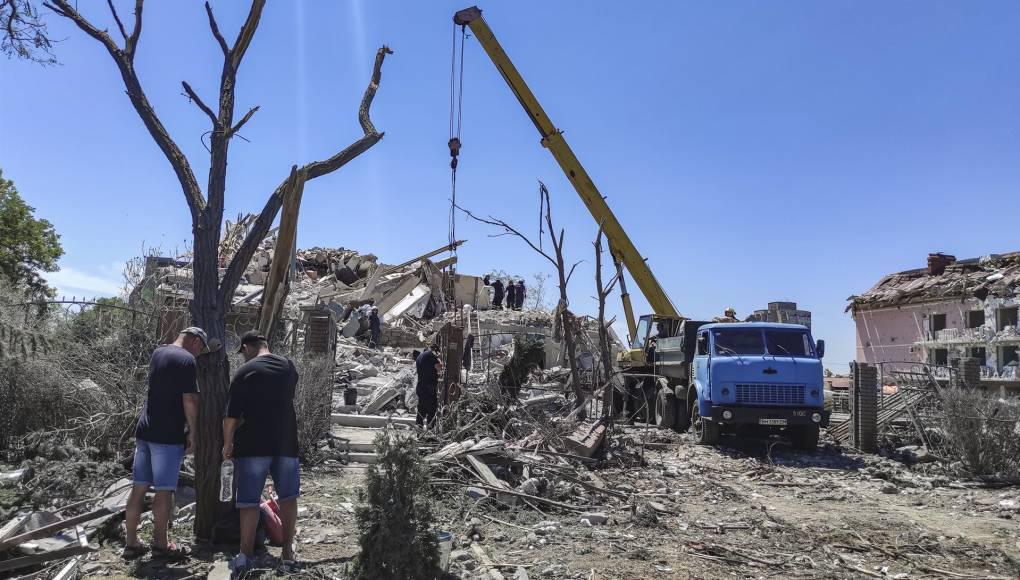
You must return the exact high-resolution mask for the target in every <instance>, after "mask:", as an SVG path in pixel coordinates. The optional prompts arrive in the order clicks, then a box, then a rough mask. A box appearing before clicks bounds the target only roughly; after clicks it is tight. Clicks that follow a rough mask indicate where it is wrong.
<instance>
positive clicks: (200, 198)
mask: <svg viewBox="0 0 1020 580" xmlns="http://www.w3.org/2000/svg"><path fill="white" fill-rule="evenodd" d="M143 3H144V0H135V2H134V22H133V24H132V26H131V27H130V29H129V28H128V27H126V26H125V23H124V22H123V21H122V20H121V18H120V16H119V14H118V13H117V10H116V8H115V7H114V3H113V1H112V0H108V2H107V4H108V5H109V8H110V11H111V12H112V14H113V19H114V21H115V22H116V24H117V31H116V32H115V33H114V34H116V33H119V34H120V36H121V37H122V38H123V44H118V41H117V40H114V38H113V35H111V34H110V33H109V32H107V31H106V30H100V29H99V28H96V26H95V25H93V24H92V23H91V22H90V21H89V20H88V19H86V18H85V17H84V16H83V15H82V14H81V13H80V12H79V11H78V10H77V8H76V3H74V2H71V1H69V0H48V1H46V2H43V5H44V6H46V7H47V8H49V9H50V10H52V11H53V12H55V13H56V14H58V15H60V16H62V17H64V18H66V19H68V20H70V21H71V22H73V23H74V24H75V25H76V26H77V27H78V28H80V29H81V30H82V31H83V32H84V33H85V34H88V35H89V36H91V37H92V38H94V39H95V40H96V41H98V42H99V43H100V44H102V45H103V47H104V48H106V50H107V52H109V54H110V56H111V57H112V58H113V61H114V64H116V65H117V69H118V70H119V71H120V76H121V79H122V80H123V81H124V86H125V88H126V89H127V96H128V99H129V100H130V101H131V105H132V106H133V107H134V109H135V112H136V113H137V114H138V116H139V117H140V118H141V120H142V123H144V124H145V128H146V129H148V131H149V134H150V135H151V136H152V139H153V140H154V141H155V142H156V145H157V146H158V147H159V149H160V150H161V151H162V152H163V154H164V155H165V156H166V158H167V161H169V162H170V166H171V167H172V168H173V171H174V173H175V174H176V175H177V179H178V181H179V182H180V184H181V190H182V191H183V193H184V200H185V202H186V203H187V205H188V209H189V210H190V212H191V222H192V232H193V233H194V261H193V269H194V299H193V300H192V302H191V319H192V322H193V323H194V324H196V325H198V326H201V327H202V328H204V329H205V331H206V332H207V333H208V335H209V337H210V339H216V340H218V341H220V343H221V344H222V343H223V340H224V338H225V332H226V323H225V321H226V314H227V309H228V307H229V305H230V304H231V302H232V298H233V295H234V290H235V289H236V288H237V285H238V283H239V282H240V280H241V275H242V274H243V273H244V271H245V268H246V267H247V266H248V264H249V262H250V261H251V259H252V256H253V255H254V254H255V251H256V249H257V248H258V245H259V243H260V242H261V241H262V239H263V238H264V237H265V236H266V234H267V233H268V232H269V228H270V226H271V225H272V223H273V220H274V219H275V218H276V214H277V213H278V212H279V210H280V207H281V205H282V204H283V201H284V195H285V193H286V192H287V191H291V190H294V189H298V188H297V187H295V186H296V185H297V184H294V183H292V180H293V179H295V177H293V176H299V177H296V179H304V180H311V179H315V178H317V177H322V176H323V175H328V174H330V173H332V172H334V171H336V170H337V169H340V168H341V167H343V166H344V165H345V164H347V163H348V162H349V161H351V160H352V159H354V158H355V157H357V156H358V155H360V154H362V153H364V152H365V151H367V150H368V149H369V148H370V147H372V146H373V145H375V144H376V143H377V142H379V140H380V139H382V137H383V134H382V133H381V132H379V131H377V130H376V129H375V126H374V125H373V124H372V121H371V119H370V118H369V109H370V107H371V105H372V100H373V98H374V97H375V93H376V90H377V89H378V87H379V80H380V74H381V69H382V64H383V59H384V58H385V57H386V55H387V54H389V53H390V52H391V51H390V50H389V49H388V48H387V47H386V46H383V47H382V48H380V49H379V50H378V52H376V56H375V66H374V68H373V70H372V78H371V81H370V82H369V85H368V88H367V89H365V94H364V96H363V97H362V100H361V107H360V110H359V114H358V118H359V121H360V123H361V128H362V130H363V131H364V135H363V136H362V137H361V138H360V139H358V140H357V141H355V142H354V143H352V144H350V145H348V146H347V147H345V148H344V149H342V150H340V151H338V152H337V153H335V154H333V156H331V157H329V158H328V159H325V160H323V161H313V162H310V163H307V164H305V165H303V166H301V167H300V168H299V169H297V170H296V171H295V170H293V169H292V170H291V171H290V172H289V173H290V175H291V177H288V178H286V179H284V180H283V182H282V183H280V185H278V186H277V187H276V189H275V191H273V192H272V194H271V195H270V196H269V199H268V200H267V201H266V204H265V207H263V209H262V212H261V213H260V214H259V216H258V218H257V219H256V220H255V223H254V224H253V225H252V227H251V229H250V231H249V232H248V235H247V237H246V238H245V240H244V242H243V243H242V244H241V247H240V249H239V250H238V251H237V253H236V254H235V255H234V256H233V259H231V260H230V262H229V263H228V265H227V267H226V270H225V271H224V272H223V275H222V277H221V275H220V269H219V258H220V256H219V255H218V253H219V241H220V228H221V226H222V223H223V205H224V193H225V191H226V183H227V181H226V180H227V157H228V150H229V147H230V141H231V139H232V138H233V137H234V136H236V135H237V134H238V131H240V130H241V129H242V128H243V127H244V125H245V124H246V123H248V122H249V121H250V120H251V119H252V116H254V115H255V113H256V112H257V111H258V110H259V108H258V107H252V108H251V109H250V110H248V111H247V112H246V113H245V114H244V115H243V116H241V118H240V120H235V118H234V94H235V93H234V91H235V89H236V84H237V71H238V69H239V68H240V66H241V62H242V60H243V59H244V55H245V53H246V52H247V50H248V47H249V46H250V45H251V42H252V39H253V38H254V37H255V32H256V30H257V28H258V26H259V20H260V19H261V17H262V9H263V8H264V6H265V4H266V2H265V0H252V3H251V8H250V10H249V12H248V17H247V19H246V20H245V22H244V24H243V25H242V26H241V30H240V31H239V32H238V34H237V38H236V39H235V40H234V42H233V44H230V43H228V42H227V39H226V38H225V37H224V35H223V33H222V32H221V31H220V28H219V25H218V24H217V22H216V18H215V17H214V15H213V11H212V8H211V7H210V5H209V3H208V2H206V3H205V11H206V15H207V16H208V21H209V28H210V30H211V32H212V35H213V37H214V38H215V39H216V42H217V44H218V45H219V47H220V50H221V51H222V53H223V69H222V72H221V74H220V91H219V97H218V99H217V100H216V103H215V105H216V109H215V110H214V109H213V108H212V107H210V106H208V105H207V104H206V103H205V101H203V100H202V98H201V97H199V95H198V94H197V93H196V92H195V91H194V90H193V89H192V87H191V85H189V84H188V83H187V82H183V81H182V82H181V86H182V87H183V89H184V92H185V93H186V94H187V96H188V98H189V99H190V100H191V101H192V102H193V103H194V104H195V106H196V107H198V109H199V110H200V111H201V112H202V113H204V114H205V115H206V116H207V117H209V122H210V124H211V125H212V130H211V132H210V139H209V141H210V144H209V147H208V149H209V180H208V183H207V185H206V190H205V194H204V195H203V192H202V187H201V186H200V185H199V183H198V180H197V179H196V177H195V174H194V172H193V171H192V169H191V164H190V163H189V161H188V159H187V158H186V157H185V156H184V153H183V152H182V151H181V149H180V147H178V145H177V143H176V142H175V141H174V140H173V138H171V136H170V134H169V133H168V132H167V130H166V127H164V125H163V123H162V121H160V119H159V117H158V116H157V115H156V112H155V111H154V110H153V108H152V104H151V103H150V102H149V99H148V97H147V96H146V94H145V91H144V90H143V89H142V85H141V83H140V82H139V80H138V75H137V74H136V71H135V53H136V51H137V48H138V39H139V37H140V36H141V32H142V8H143ZM90 6H92V5H91V4H90ZM229 372H230V369H229V362H228V360H227V354H226V352H225V351H224V349H218V350H217V351H215V352H212V353H209V354H208V355H204V356H201V357H199V363H198V378H199V383H200V386H201V390H202V403H201V410H200V416H199V425H200V433H198V434H197V435H198V437H197V438H198V442H197V449H196V451H195V481H196V487H197V493H198V505H197V508H198V509H197V512H196V518H195V533H196V535H197V536H198V537H200V538H209V537H210V536H211V534H212V531H213V528H214V526H215V522H216V518H217V516H218V512H219V503H218V470H219V463H220V459H221V448H222V433H221V428H220V421H221V418H222V416H223V408H224V405H225V404H226V397H227V387H228V384H229Z"/></svg>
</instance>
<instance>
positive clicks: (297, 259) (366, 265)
mask: <svg viewBox="0 0 1020 580" xmlns="http://www.w3.org/2000/svg"><path fill="white" fill-rule="evenodd" d="M254 219H255V217H254V215H251V214H249V215H245V216H239V217H238V220H237V221H236V222H230V221H227V222H226V225H225V227H224V232H223V237H222V240H221V243H220V248H219V251H220V263H219V266H220V275H221V276H222V275H224V274H225V273H226V271H227V267H228V265H229V264H230V261H231V258H232V257H233V256H234V255H235V254H236V252H237V251H238V249H239V248H240V247H241V244H242V242H243V240H244V238H245V237H246V236H247V234H248V231H249V229H250V228H251V226H252V224H253V222H254ZM276 242H277V238H276V231H275V230H273V231H271V232H270V233H269V235H267V236H266V238H265V239H264V240H262V242H261V243H260V244H259V246H258V248H257V250H256V251H255V254H254V256H253V257H252V259H251V261H250V263H249V264H248V266H247V267H246V268H245V271H244V273H243V274H242V276H241V280H240V283H239V284H238V286H237V288H236V290H235V291H234V296H233V303H232V310H233V311H236V312H242V313H248V314H251V313H254V312H255V311H257V309H258V307H259V304H260V303H261V296H262V295H263V292H264V290H265V284H266V282H267V277H268V276H269V271H270V265H271V264H272V260H273V255H274V252H275V249H276ZM461 243H462V242H456V243H455V244H453V245H451V246H445V247H443V248H440V249H438V250H435V251H433V252H430V253H427V254H424V255H422V256H419V257H417V258H414V259H412V260H409V261H407V262H404V263H402V264H398V265H388V264H384V263H381V262H380V261H379V259H378V258H377V257H376V256H375V255H373V254H362V253H360V252H358V251H355V250H350V249H347V248H343V247H336V248H324V247H314V248H307V249H298V250H297V251H296V252H295V254H294V262H293V266H292V269H291V276H290V280H289V287H288V292H287V295H286V297H285V299H284V303H283V306H282V311H283V318H284V319H285V320H288V321H290V322H301V321H304V320H306V312H307V311H308V310H310V309H328V310H330V311H332V312H333V314H334V315H335V320H336V322H337V324H338V327H339V329H340V332H341V334H342V335H343V336H344V337H348V338H349V337H353V336H360V335H363V334H364V333H365V332H367V330H368V315H369V311H370V309H371V308H372V307H373V306H374V307H376V308H378V311H379V316H380V318H381V320H382V323H383V325H385V326H386V327H387V330H388V332H384V337H386V336H387V335H389V336H391V337H392V338H393V340H392V342H394V343H409V342H415V341H417V342H420V339H418V338H417V334H418V332H419V331H420V330H421V329H422V327H423V323H425V322H426V321H427V320H428V319H431V318H432V317H434V316H437V315H439V314H442V313H443V312H444V311H445V306H444V305H445V302H446V293H447V292H448V290H447V289H448V288H449V280H448V276H447V275H446V274H445V273H444V272H442V270H441V268H440V267H438V266H437V264H436V263H434V262H432V261H431V260H430V259H429V258H431V257H434V256H436V255H438V254H441V253H442V252H444V251H447V250H448V249H450V248H451V247H456V246H459V245H460V244H461ZM444 265H445V264H443V263H440V266H444ZM145 276H146V279H147V281H148V287H150V288H152V289H153V290H154V291H155V293H156V295H158V296H160V297H161V298H162V299H163V300H164V301H166V302H168V303H172V304H181V303H183V302H185V301H187V300H190V299H191V298H192V288H193V284H194V276H193V273H192V267H191V254H190V253H188V254H182V255H180V256H177V257H174V258H167V257H150V258H149V259H148V260H147V261H146V272H145ZM408 335H409V336H408Z"/></svg>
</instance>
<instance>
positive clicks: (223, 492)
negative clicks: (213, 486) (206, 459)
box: [220, 459, 234, 502]
mask: <svg viewBox="0 0 1020 580" xmlns="http://www.w3.org/2000/svg"><path fill="white" fill-rule="evenodd" d="M233 499H234V460H233V459H227V460H226V461H224V462H223V465H221V466H220V501H224V502H226V501H231V500H233Z"/></svg>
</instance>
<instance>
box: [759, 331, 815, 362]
mask: <svg viewBox="0 0 1020 580" xmlns="http://www.w3.org/2000/svg"><path fill="white" fill-rule="evenodd" d="M765 344H766V345H767V346H768V349H769V354H774V355H777V356H799V357H810V358H814V356H815V349H814V348H812V346H811V339H810V338H809V337H808V334H807V333H806V332H803V331H800V330H766V331H765Z"/></svg>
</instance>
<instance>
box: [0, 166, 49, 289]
mask: <svg viewBox="0 0 1020 580" xmlns="http://www.w3.org/2000/svg"><path fill="white" fill-rule="evenodd" d="M34 212H35V208H33V207H32V206H30V205H28V204H26V203H25V201H24V200H23V199H21V195H19V194H18V189H17V188H16V187H14V182H13V181H11V180H9V179H4V174H3V170H0V275H2V276H3V277H4V278H6V279H7V282H9V283H10V284H11V285H12V286H14V287H15V288H17V289H19V290H24V291H25V293H26V294H28V295H29V296H31V297H32V298H33V299H41V298H46V297H50V296H52V295H53V293H54V291H53V289H52V288H50V287H49V286H48V285H47V284H46V280H45V279H43V278H42V276H40V275H39V273H40V272H56V271H57V270H59V269H60V268H59V267H58V266H57V260H59V259H60V257H61V256H63V255H64V249H63V248H62V247H61V246H60V236H58V235H57V232H56V231H55V230H54V229H53V225H52V224H50V222H48V221H46V220H44V219H36V217H35V215H34Z"/></svg>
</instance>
